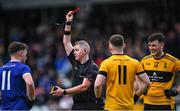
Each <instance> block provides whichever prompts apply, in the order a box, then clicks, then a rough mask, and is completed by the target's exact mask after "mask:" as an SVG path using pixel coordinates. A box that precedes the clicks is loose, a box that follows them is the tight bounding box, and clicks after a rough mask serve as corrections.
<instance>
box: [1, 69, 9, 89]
mask: <svg viewBox="0 0 180 111" xmlns="http://www.w3.org/2000/svg"><path fill="white" fill-rule="evenodd" d="M10 76H11V71H3V73H2V80H1V82H2V84H1V85H2V86H1V90H5V85H6V83H7V90H10V89H11V87H10ZM6 78H7V79H6ZM6 80H7V82H6Z"/></svg>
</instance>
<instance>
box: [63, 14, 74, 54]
mask: <svg viewBox="0 0 180 111" xmlns="http://www.w3.org/2000/svg"><path fill="white" fill-rule="evenodd" d="M71 13H72V11H69V12H68V14H67V15H66V23H65V29H64V35H63V44H64V48H65V50H66V54H67V55H69V54H70V52H71V51H72V50H73V46H72V43H71V23H72V20H73V14H71Z"/></svg>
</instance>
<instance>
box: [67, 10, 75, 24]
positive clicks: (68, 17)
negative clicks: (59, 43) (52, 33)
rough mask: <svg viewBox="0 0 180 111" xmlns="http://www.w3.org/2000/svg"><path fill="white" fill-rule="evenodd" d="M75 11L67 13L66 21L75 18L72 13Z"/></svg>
mask: <svg viewBox="0 0 180 111" xmlns="http://www.w3.org/2000/svg"><path fill="white" fill-rule="evenodd" d="M72 12H73V11H69V12H68V13H67V15H66V21H70V22H72V20H73V14H72Z"/></svg>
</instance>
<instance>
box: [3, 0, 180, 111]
mask: <svg viewBox="0 0 180 111" xmlns="http://www.w3.org/2000/svg"><path fill="white" fill-rule="evenodd" d="M179 4H180V1H179V0H59V1H57V0H53V1H52V0H45V1H44V2H43V1H42V0H36V1H35V0H6V1H0V66H2V64H4V63H5V62H8V61H9V57H8V53H7V46H8V44H9V43H10V42H12V41H21V42H25V43H26V44H28V46H29V51H28V61H27V64H28V65H29V66H30V67H31V69H32V74H33V79H34V82H35V87H36V101H35V105H34V107H33V109H32V110H38V109H39V110H56V109H70V108H71V105H72V104H73V102H72V98H71V96H70V95H67V96H63V97H53V96H51V95H50V94H49V92H50V90H51V87H52V86H53V85H59V86H61V87H63V88H67V87H71V77H72V74H71V68H72V66H71V64H70V63H69V61H68V59H67V57H66V54H65V50H64V47H63V42H62V37H63V29H64V27H63V26H56V25H55V24H56V23H59V24H61V23H63V22H64V21H65V15H66V13H67V12H68V11H70V10H74V9H75V8H76V7H80V8H81V10H80V12H78V13H77V14H75V16H74V21H73V28H72V42H73V43H74V41H77V40H80V39H85V40H87V41H88V42H89V44H90V46H91V58H92V59H93V60H94V61H95V62H96V63H97V64H98V65H99V64H100V63H101V62H102V60H104V59H106V58H107V57H108V56H110V53H109V51H108V47H107V46H108V43H107V41H108V38H109V37H110V35H112V34H116V33H118V34H122V35H124V37H125V41H126V44H127V46H126V50H125V53H126V54H128V55H130V56H131V57H134V58H136V59H138V60H141V59H142V58H143V57H144V56H145V55H147V54H149V50H148V47H147V46H148V45H147V37H148V36H149V35H150V34H152V33H154V32H163V33H164V34H165V36H166V43H165V44H166V45H165V51H166V52H168V53H170V54H172V55H173V56H175V57H177V58H178V59H180V7H179ZM176 83H177V84H178V82H176ZM177 103H178V104H179V103H180V97H177Z"/></svg>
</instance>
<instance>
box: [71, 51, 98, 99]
mask: <svg viewBox="0 0 180 111" xmlns="http://www.w3.org/2000/svg"><path fill="white" fill-rule="evenodd" d="M73 53H74V50H72V51H71V53H70V54H69V56H68V59H69V61H70V62H71V64H72V65H73V76H74V77H73V87H74V86H77V85H80V84H82V82H83V79H84V78H87V79H88V80H90V81H91V86H90V87H89V89H88V90H87V91H85V92H82V93H79V94H74V95H73V101H74V103H81V102H92V103H94V102H95V98H96V97H95V94H94V82H95V79H96V76H97V74H98V70H99V69H98V66H97V65H96V64H95V63H94V62H93V61H92V60H90V59H89V60H88V61H86V62H85V63H84V64H81V63H80V62H79V61H77V60H75V56H74V54H73Z"/></svg>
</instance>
